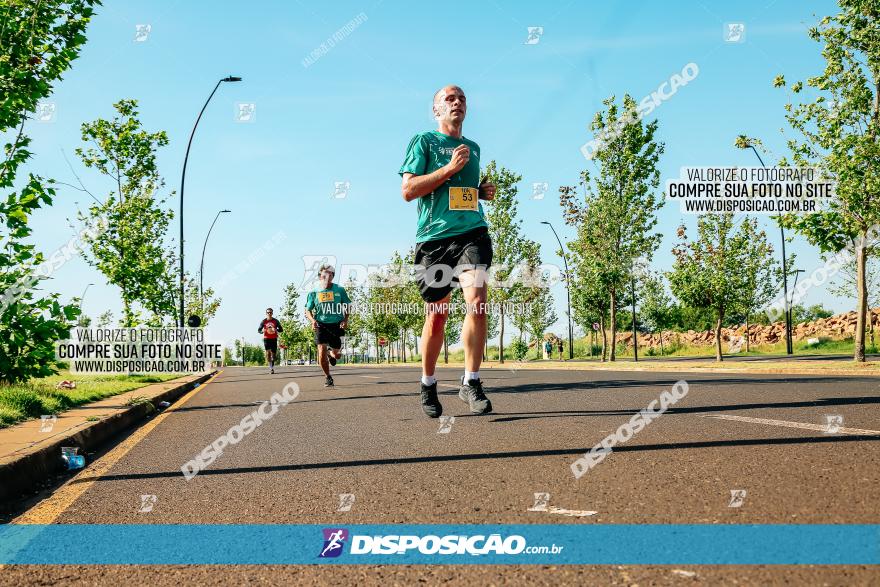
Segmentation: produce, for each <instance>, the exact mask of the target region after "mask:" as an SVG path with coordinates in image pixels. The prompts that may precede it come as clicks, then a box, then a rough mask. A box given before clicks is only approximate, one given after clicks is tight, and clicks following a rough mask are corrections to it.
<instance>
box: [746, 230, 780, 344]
mask: <svg viewBox="0 0 880 587" xmlns="http://www.w3.org/2000/svg"><path fill="white" fill-rule="evenodd" d="M741 230H742V231H744V238H746V239H750V240H751V242H752V243H753V246H752V247H751V248H750V249H749V255H748V256H747V257H745V258H744V259H743V261H744V262H743V265H742V266H741V267H740V268H739V271H740V274H741V276H742V279H743V282H744V283H743V292H742V296H741V297H740V300H739V304H738V305H737V307H736V309H735V311H736V312H738V313H739V314H741V315H742V316H743V317H744V318H745V322H746V335H745V342H746V352H748V351H749V349H750V342H751V341H750V340H749V339H750V336H749V317H750V316H751V315H752V314H753V313H754V312H755V311H757V310H758V309H760V308H763V307H764V305H765V304H766V303H767V302H769V301H770V298H772V297H773V292H774V291H776V290H777V285H778V284H779V283H781V282H782V269H781V268H780V267H777V264H776V262H775V261H774V260H773V247H772V246H771V245H770V244H769V243H768V241H767V235H766V233H765V232H764V231H763V230H758V220H757V219H756V218H750V219H746V220H744V221H743V224H742V227H741Z"/></svg>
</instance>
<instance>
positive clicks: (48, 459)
mask: <svg viewBox="0 0 880 587" xmlns="http://www.w3.org/2000/svg"><path fill="white" fill-rule="evenodd" d="M216 372H217V370H214V371H211V372H208V373H204V374H202V375H199V376H197V377H195V378H182V379H186V380H185V381H182V382H181V383H180V384H179V385H174V386H172V387H170V388H166V389H159V390H157V391H156V392H155V393H154V394H151V393H150V390H149V388H150V387H153V386H144V387H141V388H138V389H136V390H133V391H135V392H137V393H138V395H143V396H144V397H146V398H147V399H149V400H150V403H138V404H135V405H132V406H128V407H126V408H125V409H122V410H119V411H118V412H117V413H114V414H112V415H110V416H108V417H106V418H103V419H101V420H97V421H95V422H88V423H86V424H85V425H83V426H80V427H77V428H76V429H73V430H70V431H68V432H66V433H64V434H62V435H60V436H56V437H52V438H51V439H47V440H46V441H45V442H40V443H37V444H35V445H34V446H31V447H29V448H27V449H24V450H22V451H20V452H19V453H18V454H15V455H13V456H12V457H7V458H4V459H0V504H2V503H4V502H9V501H11V500H14V499H16V498H18V497H21V496H22V494H24V493H26V492H28V491H30V490H32V489H33V488H35V487H36V486H37V485H38V484H40V483H41V482H44V481H46V480H47V479H49V478H50V477H51V476H53V475H57V474H59V473H61V472H63V471H65V470H66V469H65V467H64V462H63V461H62V460H61V447H62V446H77V447H79V451H80V454H84V453H88V452H92V451H94V450H95V449H97V448H99V447H100V446H101V445H102V444H104V443H105V442H107V441H108V440H109V439H111V438H112V437H114V436H116V435H117V434H120V433H121V432H125V431H127V430H129V429H130V428H133V427H135V426H136V425H137V424H139V423H141V422H142V421H143V420H146V419H147V417H148V416H150V415H151V414H155V413H156V410H155V407H154V406H155V405H156V404H158V403H159V402H163V401H166V402H169V403H170V402H174V401H176V400H177V399H178V398H180V397H182V396H183V395H185V394H186V393H187V392H188V391H190V390H191V389H193V388H194V387H196V386H197V385H201V384H202V383H204V382H205V381H207V380H208V379H210V378H211V377H212V376H213V375H214V374H215V373H216ZM188 377H191V376H188ZM168 383H174V381H170V382H168V381H166V382H164V383H163V384H157V385H156V387H159V388H161V387H164V386H167V385H168Z"/></svg>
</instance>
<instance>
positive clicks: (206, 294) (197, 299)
mask: <svg viewBox="0 0 880 587" xmlns="http://www.w3.org/2000/svg"><path fill="white" fill-rule="evenodd" d="M184 284H185V285H184V291H185V292H186V298H184V305H185V314H186V315H187V316H193V315H195V316H199V317H201V319H202V326H203V327H204V326H207V325H208V322H210V321H211V319H212V318H214V316H215V315H216V314H217V310H219V309H220V303H221V302H222V301H223V299H222V298H215V297H214V288H212V287H209V288H207V289H205V290H204V291H203V292H202V295H199V282H198V281H197V280H196V279H194V278H193V277H192V276H191V275H190V274H189V272H187V273H186V274H185V280H184ZM163 318H171V322H172V323H173V319H174V315H173V314H170V315H169V314H166V315H165V316H160V315H156V314H154V315H153V320H152V322H153V323H154V324H155V325H156V326H161V325H162V324H163V322H164V321H163Z"/></svg>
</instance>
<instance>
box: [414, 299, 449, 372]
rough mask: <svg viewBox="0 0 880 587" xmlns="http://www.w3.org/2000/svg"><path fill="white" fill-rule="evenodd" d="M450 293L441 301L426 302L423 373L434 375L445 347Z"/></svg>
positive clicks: (423, 333)
mask: <svg viewBox="0 0 880 587" xmlns="http://www.w3.org/2000/svg"><path fill="white" fill-rule="evenodd" d="M451 297H452V295H451V294H450V295H448V296H446V297H445V298H443V299H442V300H440V301H439V302H433V303H426V304H425V325H424V326H423V327H422V344H421V345H419V346H421V347H422V349H421V350H422V375H424V376H426V377H433V376H434V370H435V369H436V368H437V359H438V358H439V357H440V350H441V349H442V348H443V330H444V328H445V327H446V318H447V316H448V315H449V300H450V298H451Z"/></svg>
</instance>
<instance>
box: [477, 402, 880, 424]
mask: <svg viewBox="0 0 880 587" xmlns="http://www.w3.org/2000/svg"><path fill="white" fill-rule="evenodd" d="M853 404H880V397H840V398H830V399H820V400H816V401H804V402H779V403H772V404H771V403H760V404H730V405H724V406H693V407H682V408H669V409H668V410H666V412H665V413H666V414H701V413H706V412H727V411H730V410H754V409H758V408H815V407H824V406H848V405H853ZM641 409H642V408H635V409H631V410H572V411H550V412H521V413H511V414H499V415H501V416H503V417H501V418H495V419H494V420H492V422H514V421H516V420H534V419H536V418H568V417H572V416H573V417H578V416H632V415H635V414H638V413H639V411H640V410H641Z"/></svg>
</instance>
